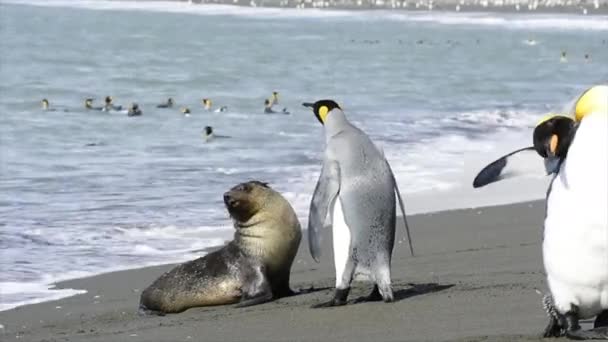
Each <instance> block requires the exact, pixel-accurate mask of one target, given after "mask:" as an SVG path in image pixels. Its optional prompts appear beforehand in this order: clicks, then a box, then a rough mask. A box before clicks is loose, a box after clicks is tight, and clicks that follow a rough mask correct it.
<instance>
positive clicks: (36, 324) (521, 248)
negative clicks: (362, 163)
mask: <svg viewBox="0 0 608 342" xmlns="http://www.w3.org/2000/svg"><path fill="white" fill-rule="evenodd" d="M543 217H544V204H543V201H533V202H524V203H516V204H510V205H503V206H492V207H481V208H474V209H464V210H448V211H442V212H435V213H427V214H418V215H412V216H410V217H408V219H409V223H410V226H411V228H412V236H413V239H414V248H415V251H416V257H413V258H412V257H410V256H409V253H408V250H407V247H406V246H407V242H405V241H404V240H403V239H404V235H405V234H404V232H403V227H402V226H401V225H399V224H400V222H398V227H397V236H396V238H397V241H396V244H395V250H394V252H393V266H392V269H393V271H392V272H393V276H392V278H393V287H394V291H395V297H396V299H397V300H396V302H395V303H392V304H384V303H363V304H356V305H347V306H345V307H341V308H335V309H326V310H316V309H310V305H312V304H315V303H317V302H320V301H323V300H325V299H327V298H329V297H330V296H331V294H332V289H331V287H332V285H333V277H334V274H333V272H334V271H333V261H332V258H331V239H330V238H328V235H327V234H326V235H325V237H326V238H325V239H324V240H323V250H324V255H323V257H322V260H321V263H320V264H316V263H314V261H312V258H311V257H310V255H309V254H308V248H307V243H306V241H305V239H304V240H303V241H302V243H301V245H300V250H299V253H298V255H297V257H296V260H295V262H294V266H293V268H292V281H291V284H292V287H293V288H294V289H302V288H309V287H310V286H314V287H315V288H317V289H319V288H321V290H319V291H315V292H312V293H308V294H302V295H298V296H294V297H289V298H282V299H279V300H276V301H273V302H271V303H267V304H263V305H258V306H253V307H250V308H243V309H236V308H234V307H233V306H231V305H228V306H218V307H207V308H194V309H190V310H187V311H185V312H184V313H181V314H174V315H167V316H164V317H139V316H138V315H137V303H138V301H139V295H140V293H141V290H143V289H144V288H145V287H147V286H148V285H150V283H151V282H152V281H153V280H154V279H156V278H157V277H158V276H160V274H162V273H163V272H165V271H167V270H169V269H170V268H172V267H173V264H169V265H162V266H152V267H147V268H139V269H133V270H128V271H119V272H113V273H105V274H102V275H97V276H93V277H88V278H80V279H75V280H69V281H64V282H60V283H58V284H57V287H58V288H76V289H86V290H87V291H88V292H87V293H86V294H81V295H76V296H72V297H69V298H64V299H61V300H57V301H52V302H45V303H40V304H32V305H27V306H22V307H18V308H15V309H11V310H7V311H2V312H0V324H2V326H3V327H4V328H3V329H0V336H3V337H4V338H6V341H12V340H23V339H25V340H28V341H49V340H52V341H53V340H55V339H57V340H62V341H107V340H112V341H133V340H137V341H158V340H171V341H177V340H184V341H185V340H190V339H194V340H196V338H197V336H206V337H207V338H206V340H209V341H219V340H228V341H232V340H260V341H261V340H265V341H275V340H285V339H289V340H297V341H307V340H317V339H323V340H335V341H338V340H352V341H364V340H370V339H374V338H375V337H374V336H376V337H377V336H383V338H385V339H386V340H394V341H398V340H399V341H402V340H412V341H420V340H433V341H436V340H442V341H463V340H471V339H472V340H477V341H509V340H513V339H519V340H528V341H537V340H540V339H539V337H540V332H541V331H542V329H543V328H544V324H546V317H545V314H544V311H543V309H542V306H541V304H540V301H541V297H542V296H541V295H540V294H539V293H538V291H540V292H544V291H546V285H545V281H544V275H543V271H542V261H541V251H540V243H541V235H542V233H541V232H542V228H541V227H542V220H543ZM399 221H401V220H399ZM304 235H306V234H304ZM368 291H369V285H368V284H367V283H355V284H354V286H353V291H352V294H351V296H350V297H349V299H351V300H353V299H355V298H357V297H358V296H362V295H365V294H366V292H368ZM515 310H517V312H518V315H507V316H505V313H506V312H514V311H515ZM51 337H53V338H55V339H53V338H51Z"/></svg>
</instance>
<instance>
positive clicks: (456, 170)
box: [0, 0, 608, 310]
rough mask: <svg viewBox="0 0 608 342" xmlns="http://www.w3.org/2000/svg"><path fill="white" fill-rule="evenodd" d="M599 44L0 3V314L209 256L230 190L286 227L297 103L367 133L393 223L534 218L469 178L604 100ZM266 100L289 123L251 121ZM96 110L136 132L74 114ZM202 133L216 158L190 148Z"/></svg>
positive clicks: (410, 25) (219, 11)
mask: <svg viewBox="0 0 608 342" xmlns="http://www.w3.org/2000/svg"><path fill="white" fill-rule="evenodd" d="M606 40H608V17H605V16H593V17H586V16H582V15H538V14H535V15H531V14H489V13H477V14H464V13H458V14H455V13H453V14H450V13H440V12H426V13H423V12H418V13H407V12H390V11H370V12H366V11H354V12H349V11H331V10H328V11H319V10H304V11H302V10H294V9H261V8H244V7H231V6H219V5H204V6H197V5H188V4H187V3H185V2H165V1H151V2H147V1H137V2H129V1H104V0H97V1H95V0H88V1H84V0H83V1H78V0H71V1H70V0H62V1H59V0H49V1H41V0H31V1H28V0H24V1H19V0H14V1H5V0H1V1H0V115H1V121H0V196H1V197H0V275H1V276H0V310H2V309H4V310H5V309H9V308H12V307H15V306H18V305H23V304H27V303H35V302H40V301H45V300H50V299H53V298H59V297H62V296H66V295H70V294H73V293H77V292H78V290H77V289H74V290H61V291H58V290H50V288H51V287H52V285H51V284H52V283H53V282H55V281H58V280H62V279H69V278H74V277H81V276H86V275H93V274H98V273H102V272H108V271H112V270H118V269H126V268H132V267H139V266H144V265H152V264H161V263H169V262H176V261H181V260H186V259H192V258H194V257H196V256H198V255H200V254H201V251H202V250H203V249H204V248H205V247H209V246H213V245H218V244H221V243H222V242H223V241H224V240H226V239H230V237H231V234H232V227H231V223H230V220H229V217H228V215H227V213H226V211H225V210H224V207H223V203H222V194H223V193H224V192H225V191H226V190H228V189H229V188H230V187H232V186H233V185H235V184H237V183H239V182H242V181H246V180H250V179H259V180H262V181H265V182H269V183H270V185H271V186H272V187H274V188H276V189H277V190H279V191H280V192H282V193H283V194H284V195H285V197H286V198H287V199H288V200H289V201H290V202H291V203H292V204H293V206H294V207H295V208H296V210H297V212H298V214H299V216H300V218H301V220H302V223H303V225H304V226H305V223H306V217H307V207H308V203H309V200H310V197H311V194H312V191H313V189H314V185H315V182H316V178H317V176H318V173H319V171H320V165H321V159H322V153H323V148H324V135H323V128H322V126H321V125H320V124H319V122H318V121H317V120H316V118H315V117H314V116H313V114H312V113H311V112H309V111H308V110H307V109H306V108H303V107H302V106H301V103H302V102H304V101H315V100H318V99H321V98H332V99H335V100H336V101H338V102H339V103H340V104H341V105H342V107H343V108H344V110H345V112H346V114H347V115H348V117H349V118H350V119H351V120H352V121H353V122H355V123H356V124H357V125H359V126H360V127H361V128H363V129H364V130H365V131H366V132H368V134H369V135H370V136H371V137H372V138H373V139H374V141H375V142H376V143H377V144H378V145H379V146H380V147H381V148H382V149H383V150H384V151H385V154H386V156H387V158H388V160H389V162H390V163H391V165H392V166H393V169H394V171H395V173H396V175H397V178H398V182H399V186H400V187H401V190H402V191H403V193H404V194H405V197H406V202H407V205H408V210H409V212H410V213H413V212H425V211H426V212H428V211H434V210H440V209H449V208H463V207H471V206H478V205H484V204H492V203H498V202H510V201H517V200H525V199H532V198H540V197H542V196H543V194H544V190H543V187H544V185H543V184H542V183H543V181H542V178H543V175H539V178H532V179H528V181H529V183H534V184H540V185H538V186H536V187H535V186H521V185H518V184H519V183H516V182H512V183H509V185H508V186H507V187H504V188H502V190H500V191H497V190H495V191H492V190H491V189H490V190H488V191H485V192H483V191H480V192H477V193H474V192H472V190H471V189H470V188H471V186H470V183H471V180H472V178H471V177H472V175H474V174H475V172H476V171H477V170H478V169H479V168H481V167H483V165H484V164H485V163H487V162H489V161H491V160H492V159H494V158H496V157H498V156H500V155H501V154H502V153H506V152H508V151H509V150H512V149H515V148H519V147H523V146H526V145H529V144H530V142H531V137H530V134H531V129H532V127H534V125H535V123H536V121H537V120H538V119H539V118H540V117H541V116H543V115H544V114H546V113H547V112H549V111H552V110H558V109H560V108H563V106H564V105H565V104H566V103H568V102H569V101H570V100H571V99H572V98H573V97H574V96H576V95H577V94H578V93H579V92H581V91H582V90H584V89H585V87H587V86H589V85H592V84H596V83H606V82H608V67H607V64H606V61H608V42H607V41H606ZM561 51H566V52H567V61H563V62H561V61H560V53H561ZM585 54H588V55H589V58H588V59H585V57H584V56H585ZM272 91H278V92H279V96H280V97H279V104H278V105H276V106H275V109H276V110H281V109H282V108H283V107H286V108H287V109H288V111H289V112H290V113H291V114H290V115H283V114H276V115H266V114H263V102H264V99H265V98H268V97H269V96H270V95H271V93H272ZM107 95H111V96H112V97H113V98H114V102H115V104H120V105H123V106H125V107H126V106H128V105H129V104H131V103H133V102H136V103H138V104H139V106H140V107H141V108H142V110H143V116H141V117H128V116H127V115H125V113H124V112H100V111H91V110H85V109H84V105H83V102H84V99H85V98H89V97H90V98H94V103H95V105H100V104H101V103H102V101H103V98H104V97H105V96H107ZM168 97H172V98H173V99H175V102H176V105H175V107H174V108H171V109H157V108H156V104H158V103H160V102H162V101H164V100H165V99H166V98H168ZM43 98H47V99H48V100H49V101H50V104H51V107H52V108H55V109H56V110H55V111H43V110H42V109H41V106H40V101H41V100H42V99H43ZM202 98H210V99H212V101H213V105H214V108H218V107H220V106H227V107H228V110H227V111H226V112H224V113H214V112H208V111H205V110H204V109H203V107H202V105H201V99H202ZM181 107H189V108H190V110H191V115H190V116H184V115H183V114H181V113H180V110H179V109H180V108H181ZM207 125H210V126H213V127H214V129H215V131H216V132H217V134H220V135H226V136H229V137H230V138H227V139H214V140H211V141H208V142H206V141H205V140H204V139H203V136H202V130H203V127H204V126H207ZM507 190H508V191H507Z"/></svg>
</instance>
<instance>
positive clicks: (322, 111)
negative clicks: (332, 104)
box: [319, 106, 329, 123]
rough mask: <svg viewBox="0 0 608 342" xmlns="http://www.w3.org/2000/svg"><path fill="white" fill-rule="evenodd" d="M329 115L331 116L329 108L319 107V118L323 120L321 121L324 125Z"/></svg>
mask: <svg viewBox="0 0 608 342" xmlns="http://www.w3.org/2000/svg"><path fill="white" fill-rule="evenodd" d="M327 114H329V108H327V106H321V107H319V118H320V119H321V121H323V123H325V119H326V118H327Z"/></svg>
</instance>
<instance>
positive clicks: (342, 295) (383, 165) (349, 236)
mask: <svg viewBox="0 0 608 342" xmlns="http://www.w3.org/2000/svg"><path fill="white" fill-rule="evenodd" d="M303 105H304V106H305V107H309V108H312V110H313V112H314V114H315V116H316V117H317V119H318V120H319V122H321V124H322V125H323V126H324V127H325V138H326V149H325V156H324V161H323V167H322V169H321V175H320V176H319V180H318V182H317V185H316V188H315V191H314V194H313V197H312V201H311V203H310V213H309V220H308V237H309V249H310V253H311V255H312V257H313V258H314V259H315V261H317V262H319V257H320V255H321V250H320V248H321V244H320V234H321V229H322V228H323V227H324V223H325V220H326V219H327V216H328V212H329V214H330V220H331V221H332V231H333V237H334V238H333V244H334V245H333V248H334V262H335V270H336V290H335V294H334V297H333V298H332V300H330V301H329V302H326V303H322V304H319V305H316V306H315V307H330V306H338V305H345V304H346V299H347V297H348V293H349V290H350V285H351V282H352V280H353V279H354V278H363V279H367V280H369V281H371V282H373V283H374V288H373V290H372V293H371V294H370V295H369V296H368V297H367V298H365V299H364V300H380V299H382V300H384V301H385V302H392V301H393V290H392V287H391V256H392V250H393V245H394V241H395V224H396V207H395V197H397V198H398V199H399V203H400V208H401V212H402V214H403V219H404V222H405V225H406V231H407V235H408V239H409V237H410V234H409V227H408V226H407V219H406V216H405V210H404V208H403V201H402V200H401V195H400V193H399V189H398V188H397V183H396V182H395V177H394V175H393V172H392V171H391V168H390V166H389V164H388V162H387V160H386V158H385V157H384V155H383V153H382V152H381V151H380V150H379V149H378V148H377V147H376V146H375V145H374V143H373V142H372V141H371V140H370V138H369V137H368V136H367V135H366V134H365V133H364V132H363V131H361V130H360V129H359V128H357V127H355V126H354V125H353V124H351V123H350V122H349V121H348V120H347V119H346V116H345V115H344V113H343V112H342V109H341V108H340V106H339V105H338V104H337V103H336V102H334V101H333V100H321V101H317V102H315V103H304V104H303ZM395 195H396V196H395ZM410 251H411V253H412V255H413V249H412V244H411V240H410Z"/></svg>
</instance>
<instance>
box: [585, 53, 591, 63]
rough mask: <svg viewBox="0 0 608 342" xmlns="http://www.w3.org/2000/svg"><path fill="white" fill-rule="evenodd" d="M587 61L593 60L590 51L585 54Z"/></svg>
mask: <svg viewBox="0 0 608 342" xmlns="http://www.w3.org/2000/svg"><path fill="white" fill-rule="evenodd" d="M585 62H587V63H589V62H591V56H589V54H588V53H586V54H585Z"/></svg>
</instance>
